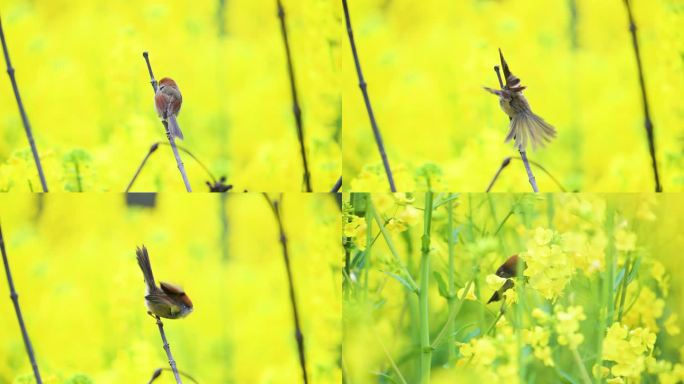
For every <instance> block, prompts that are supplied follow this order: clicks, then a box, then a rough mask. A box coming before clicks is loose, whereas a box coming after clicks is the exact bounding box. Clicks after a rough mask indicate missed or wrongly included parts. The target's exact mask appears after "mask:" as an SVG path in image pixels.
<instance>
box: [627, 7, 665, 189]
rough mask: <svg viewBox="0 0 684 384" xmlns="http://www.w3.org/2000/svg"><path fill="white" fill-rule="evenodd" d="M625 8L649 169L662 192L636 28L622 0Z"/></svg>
mask: <svg viewBox="0 0 684 384" xmlns="http://www.w3.org/2000/svg"><path fill="white" fill-rule="evenodd" d="M624 2H625V7H626V8H627V15H628V16H629V31H630V33H631V34H632V46H633V47H634V55H635V56H636V61H637V68H638V70H639V85H640V86H641V100H642V102H643V105H644V128H646V138H647V139H648V152H649V154H650V155H651V167H652V168H653V177H654V179H655V191H656V192H662V191H663V186H662V185H661V184H660V176H659V174H658V162H657V160H656V158H657V156H656V148H655V138H654V137H653V136H654V135H653V122H652V121H651V113H650V111H649V108H648V98H647V97H646V84H645V82H644V69H643V67H642V65H641V54H640V53H639V41H638V40H637V34H636V31H637V26H636V24H635V23H634V17H633V16H632V6H631V5H630V4H629V0H624Z"/></svg>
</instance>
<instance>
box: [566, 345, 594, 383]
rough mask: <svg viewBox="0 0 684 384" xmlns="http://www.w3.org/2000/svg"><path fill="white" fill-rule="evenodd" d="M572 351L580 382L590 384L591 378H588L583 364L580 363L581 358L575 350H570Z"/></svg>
mask: <svg viewBox="0 0 684 384" xmlns="http://www.w3.org/2000/svg"><path fill="white" fill-rule="evenodd" d="M570 350H571V351H572V356H573V357H574V358H575V363H577V365H578V366H579V368H580V373H581V374H582V381H583V382H584V384H591V378H590V377H589V373H588V372H587V367H585V366H584V363H583V362H582V358H581V357H580V355H579V352H577V348H570Z"/></svg>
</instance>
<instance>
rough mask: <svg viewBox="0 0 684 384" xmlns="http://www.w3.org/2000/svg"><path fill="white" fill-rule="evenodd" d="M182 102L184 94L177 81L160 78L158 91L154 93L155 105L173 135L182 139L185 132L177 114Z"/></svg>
mask: <svg viewBox="0 0 684 384" xmlns="http://www.w3.org/2000/svg"><path fill="white" fill-rule="evenodd" d="M181 104H183V96H181V93H180V89H178V85H177V84H176V82H175V81H173V79H170V78H168V77H165V78H163V79H161V80H159V86H158V87H157V93H156V94H155V95H154V105H155V107H156V108H157V114H158V115H159V117H161V118H162V120H163V121H164V122H166V123H167V124H168V130H169V133H170V134H171V136H173V137H177V138H179V139H181V140H182V139H183V132H181V130H180V127H179V126H178V122H176V116H178V113H179V112H180V108H181ZM171 116H173V118H171Z"/></svg>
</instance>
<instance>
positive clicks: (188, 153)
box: [126, 141, 218, 192]
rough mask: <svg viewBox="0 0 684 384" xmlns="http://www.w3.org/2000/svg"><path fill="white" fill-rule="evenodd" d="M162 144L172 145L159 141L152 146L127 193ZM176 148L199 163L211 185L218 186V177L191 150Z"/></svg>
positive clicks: (130, 183) (178, 146)
mask: <svg viewBox="0 0 684 384" xmlns="http://www.w3.org/2000/svg"><path fill="white" fill-rule="evenodd" d="M160 144H161V145H170V144H169V143H164V142H161V141H157V142H155V143H154V144H152V146H150V149H149V151H147V154H146V155H145V157H144V158H143V160H142V162H140V165H139V166H138V169H137V170H136V171H135V174H134V175H133V178H132V179H131V181H130V182H129V183H128V186H127V187H126V192H129V191H130V190H131V187H133V183H135V181H136V180H137V179H138V176H139V175H140V172H141V171H142V169H143V167H144V166H145V164H146V163H147V160H148V159H149V158H150V156H152V153H154V152H155V151H156V150H157V148H158V147H159V145H160ZM176 147H177V148H178V149H180V150H181V151H182V152H184V153H185V154H187V155H188V156H190V157H191V158H192V159H193V160H195V161H196V162H197V164H198V165H199V166H200V167H202V169H204V170H205V171H206V172H207V175H208V176H209V178H210V179H211V183H210V185H217V182H218V180H217V179H216V177H215V176H214V174H213V173H211V171H210V170H209V167H207V166H206V165H205V164H204V163H203V162H202V161H201V160H200V159H199V158H198V157H197V156H195V154H194V153H192V152H190V150H189V149H187V148H185V147H183V146H180V145H176Z"/></svg>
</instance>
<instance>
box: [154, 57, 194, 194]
mask: <svg viewBox="0 0 684 384" xmlns="http://www.w3.org/2000/svg"><path fill="white" fill-rule="evenodd" d="M143 57H144V58H145V63H147V70H148V71H149V72H150V84H152V90H153V91H154V94H155V95H156V94H157V80H155V78H154V74H153V73H152V65H150V58H149V54H148V53H147V52H143ZM169 119H170V120H171V123H172V124H176V116H174V115H171V116H169ZM162 124H164V130H165V131H166V138H167V139H168V140H169V145H170V146H171V150H172V151H173V157H175V158H176V165H177V166H178V170H179V171H180V173H181V177H182V178H183V184H185V190H186V191H188V192H192V188H191V187H190V182H189V181H188V175H187V173H185V167H184V166H183V162H182V161H181V158H180V154H179V153H178V148H177V147H176V140H174V138H173V135H171V131H170V130H169V125H168V122H166V121H162Z"/></svg>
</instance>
